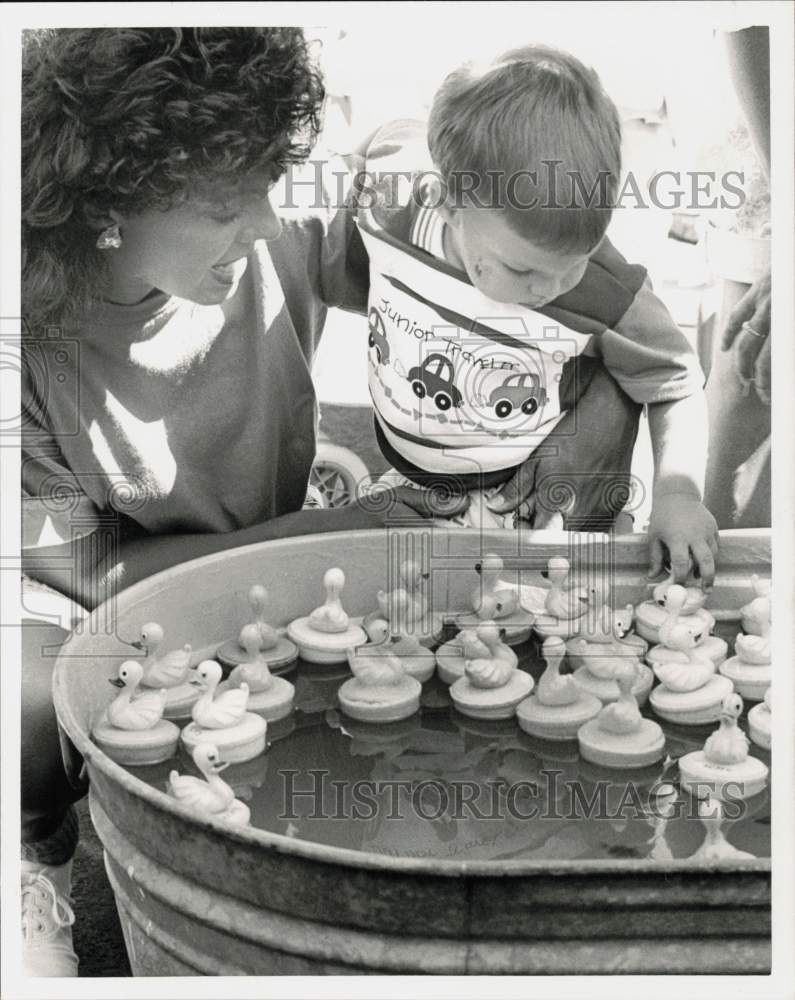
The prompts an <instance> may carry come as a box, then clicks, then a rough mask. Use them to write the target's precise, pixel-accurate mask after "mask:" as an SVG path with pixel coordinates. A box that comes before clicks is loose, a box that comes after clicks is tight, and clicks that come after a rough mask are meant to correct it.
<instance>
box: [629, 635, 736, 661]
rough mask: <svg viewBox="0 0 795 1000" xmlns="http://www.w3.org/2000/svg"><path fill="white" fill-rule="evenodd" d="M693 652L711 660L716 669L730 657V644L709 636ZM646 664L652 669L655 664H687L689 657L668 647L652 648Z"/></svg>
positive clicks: (647, 655)
mask: <svg viewBox="0 0 795 1000" xmlns="http://www.w3.org/2000/svg"><path fill="white" fill-rule="evenodd" d="M693 652H694V653H698V655H699V656H700V657H702V658H703V659H705V660H711V661H712V663H714V664H715V666H716V667H719V666H720V665H721V663H723V662H724V660H725V659H726V657H727V656H728V655H729V644H728V643H727V642H726V640H725V639H721V638H720V637H719V636H717V635H708V636H705V637H704V638H703V639H702V640H701V642H700V643H699V644H698V645H697V646H695V647H694V649H693ZM646 662H647V663H648V665H649V666H650V667H653V666H654V665H655V663H660V664H662V663H687V662H688V661H687V656H686V655H685V654H683V653H680V652H679V651H678V650H676V649H668V647H667V646H652V648H651V649H650V650H649V651H648V653H647V654H646Z"/></svg>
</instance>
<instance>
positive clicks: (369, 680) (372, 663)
mask: <svg viewBox="0 0 795 1000" xmlns="http://www.w3.org/2000/svg"><path fill="white" fill-rule="evenodd" d="M348 663H349V665H350V668H351V672H352V673H353V676H354V677H355V678H356V679H357V680H358V681H360V682H361V683H362V684H364V685H366V686H367V687H389V686H390V685H396V684H400V683H401V682H402V681H403V679H404V678H405V676H406V671H405V670H404V669H403V664H402V663H401V662H400V660H399V659H398V658H397V657H396V656H395V655H394V654H393V653H389V652H384V651H383V650H381V649H378V647H376V649H375V650H374V649H372V648H369V644H368V645H366V646H359V647H358V648H357V649H349V650H348Z"/></svg>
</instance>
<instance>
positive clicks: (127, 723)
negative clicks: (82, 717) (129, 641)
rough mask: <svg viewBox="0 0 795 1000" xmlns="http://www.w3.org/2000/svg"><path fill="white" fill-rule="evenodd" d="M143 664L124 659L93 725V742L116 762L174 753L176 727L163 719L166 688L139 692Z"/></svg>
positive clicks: (153, 759) (155, 758)
mask: <svg viewBox="0 0 795 1000" xmlns="http://www.w3.org/2000/svg"><path fill="white" fill-rule="evenodd" d="M142 676H143V667H142V665H141V662H140V661H139V660H125V662H124V663H122V664H121V665H120V666H119V669H118V674H117V676H116V677H115V678H110V683H111V684H113V685H114V686H115V687H119V688H121V693H120V694H119V695H117V696H116V698H114V700H113V701H112V702H111V704H110V705H108V707H107V709H106V710H105V712H104V713H103V715H102V717H101V718H100V720H99V722H98V723H97V725H96V726H95V727H94V731H93V737H94V741H95V742H96V743H97V745H98V746H99V747H100V749H102V750H103V751H104V752H105V753H106V754H107V755H108V756H109V757H110V758H111V759H113V760H115V761H116V763H117V764H128V765H129V764H157V763H160V762H161V761H164V760H168V759H169V757H172V756H173V755H174V752H175V750H176V748H177V741H178V739H179V729H178V728H177V727H176V726H175V725H174V724H173V723H171V722H168V721H166V720H165V719H163V710H164V708H165V705H166V689H165V688H162V689H161V690H160V691H154V690H149V691H140V690H139V685H140V683H141V678H142Z"/></svg>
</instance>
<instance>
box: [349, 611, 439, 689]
mask: <svg viewBox="0 0 795 1000" xmlns="http://www.w3.org/2000/svg"><path fill="white" fill-rule="evenodd" d="M365 632H366V633H367V638H368V639H369V643H368V646H372V647H373V649H372V651H373V652H374V653H377V652H379V651H383V652H384V653H388V654H390V655H392V656H396V657H397V658H398V659H399V660H400V662H401V665H402V666H403V669H404V670H405V671H406V673H407V674H408V675H409V677H416V679H417V680H418V681H420V682H421V683H424V682H425V681H427V680H430V678H431V677H432V675H433V671H434V669H435V666H436V660H435V659H434V655H433V653H432V652H431V651H430V650H429V649H428V648H427V646H423V645H422V643H421V642H420V641H419V639H418V638H417V637H416V636H413V635H395V634H394V633H393V632H392V624H391V623H390V622H388V621H387V620H386V619H385V618H375V619H373V620H372V621H371V622H370V623H369V624H368V625H367V626H366V628H365ZM360 648H361V647H360Z"/></svg>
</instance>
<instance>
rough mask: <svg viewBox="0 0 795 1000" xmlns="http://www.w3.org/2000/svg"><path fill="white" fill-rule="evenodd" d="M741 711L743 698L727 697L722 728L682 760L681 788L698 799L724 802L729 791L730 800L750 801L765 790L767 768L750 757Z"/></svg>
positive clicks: (680, 771)
mask: <svg viewBox="0 0 795 1000" xmlns="http://www.w3.org/2000/svg"><path fill="white" fill-rule="evenodd" d="M742 710H743V700H742V698H741V697H740V695H739V694H737V693H733V694H730V695H728V696H727V697H726V698H725V699H724V701H723V706H722V710H721V716H720V728H719V729H717V730H716V731H715V732H714V733H712V734H711V735H710V736H709V737H708V738H707V741H706V743H705V744H704V749H703V750H695V751H693V752H692V753H688V754H685V756H684V757H682V758H681V759H680V761H679V773H680V776H681V782H682V786H683V787H684V788H688V789H689V790H690V791H691V792H693V793H694V794H695V795H696V796H697V797H698V798H704V797H705V796H706V795H708V794H712V795H714V796H715V797H716V798H719V799H723V798H724V797H725V793H726V792H727V791H728V794H729V796H730V797H734V798H743V799H747V798H750V797H751V796H752V795H756V793H757V792H760V791H761V790H762V789H763V788H764V787H765V783H766V781H767V775H768V768H767V766H766V765H765V764H763V763H762V761H760V760H757V759H756V758H755V757H749V755H748V737H747V736H746V735H745V733H744V732H743V731H742V730H741V729H740V727H739V726H738V724H737V720H738V719H739V717H740V715H741V714H742Z"/></svg>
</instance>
